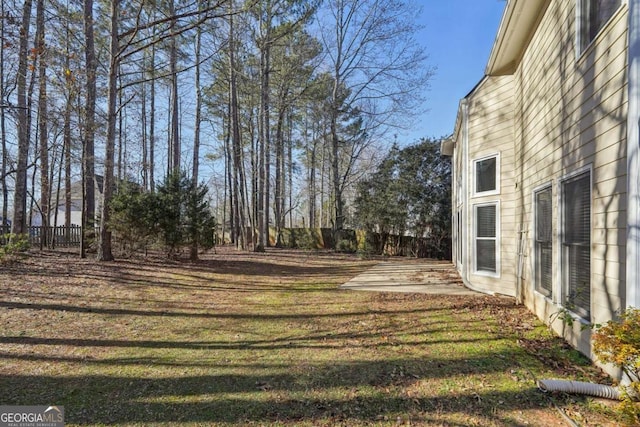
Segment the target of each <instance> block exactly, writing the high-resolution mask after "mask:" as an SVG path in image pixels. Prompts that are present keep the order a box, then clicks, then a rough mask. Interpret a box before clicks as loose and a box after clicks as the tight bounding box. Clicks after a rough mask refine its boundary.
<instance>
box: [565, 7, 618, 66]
mask: <svg viewBox="0 0 640 427" xmlns="http://www.w3.org/2000/svg"><path fill="white" fill-rule="evenodd" d="M590 1H592V0H576V24H575V28H576V57H577V58H580V57H581V56H582V54H583V53H584V52H586V51H587V50H589V47H590V46H591V45H592V44H593V42H594V41H595V40H596V39H597V38H598V36H599V35H600V33H602V31H603V30H604V28H605V27H607V26H608V25H609V22H611V20H612V19H613V17H614V16H615V15H616V14H617V13H618V12H619V11H620V9H621V8H622V5H624V4H626V3H627V1H628V0H620V5H619V6H618V8H617V9H616V10H615V11H614V12H613V13H612V14H611V16H610V17H609V19H608V20H607V22H606V23H604V24H603V25H602V27H600V29H599V30H598V32H597V33H596V34H595V35H594V36H593V38H592V39H591V40H589V41H587V42H586V43H583V42H585V40H584V33H585V28H584V27H585V25H586V24H585V20H586V19H588V18H586V17H585V15H587V14H588V12H589V11H588V10H586V7H585V6H586V3H588V2H590ZM583 44H584V46H583Z"/></svg>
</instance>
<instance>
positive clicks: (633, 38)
mask: <svg viewBox="0 0 640 427" xmlns="http://www.w3.org/2000/svg"><path fill="white" fill-rule="evenodd" d="M628 3H629V31H628V34H629V40H628V43H629V47H628V55H629V57H628V64H629V66H628V79H629V81H628V85H629V86H628V87H629V92H628V97H629V105H628V112H627V201H628V203H627V246H626V252H627V259H626V263H627V271H626V288H627V289H626V290H627V292H626V294H627V295H626V301H625V304H624V306H623V308H624V307H640V0H628Z"/></svg>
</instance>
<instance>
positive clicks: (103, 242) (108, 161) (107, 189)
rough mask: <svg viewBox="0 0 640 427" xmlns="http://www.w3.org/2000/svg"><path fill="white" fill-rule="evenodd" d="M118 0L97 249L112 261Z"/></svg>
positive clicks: (113, 7)
mask: <svg viewBox="0 0 640 427" xmlns="http://www.w3.org/2000/svg"><path fill="white" fill-rule="evenodd" d="M119 4H120V0H112V1H111V11H110V17H111V28H110V40H111V42H110V47H109V54H110V55H109V56H110V57H109V83H108V97H107V140H106V146H105V160H104V184H103V190H102V192H103V195H104V196H103V202H102V210H101V213H102V215H101V220H100V247H99V249H98V260H100V261H112V260H113V254H112V252H111V230H110V228H109V219H110V217H111V215H110V212H109V203H110V202H111V199H112V196H113V167H114V164H113V163H114V148H115V142H116V141H115V140H116V121H117V119H118V112H117V110H116V102H117V98H118V69H119V58H118V49H119V43H118V11H119V9H120V8H119Z"/></svg>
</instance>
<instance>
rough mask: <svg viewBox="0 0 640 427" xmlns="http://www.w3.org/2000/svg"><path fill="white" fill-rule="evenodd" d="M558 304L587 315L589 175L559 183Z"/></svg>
mask: <svg viewBox="0 0 640 427" xmlns="http://www.w3.org/2000/svg"><path fill="white" fill-rule="evenodd" d="M562 212H563V214H562V217H563V218H562V268H563V272H562V277H563V280H562V286H563V289H562V304H563V305H564V307H565V308H567V309H569V310H570V311H572V312H574V313H576V314H577V315H579V316H581V317H582V318H584V319H587V320H589V318H590V315H591V173H590V172H585V173H582V174H580V175H577V176H575V177H572V178H570V179H567V180H565V181H564V182H563V183H562Z"/></svg>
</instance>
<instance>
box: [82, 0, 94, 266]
mask: <svg viewBox="0 0 640 427" xmlns="http://www.w3.org/2000/svg"><path fill="white" fill-rule="evenodd" d="M83 13H84V37H85V61H86V67H87V68H86V91H87V94H86V98H85V125H84V138H83V141H82V193H83V198H82V199H83V207H82V224H81V227H82V235H81V248H80V257H81V258H84V257H85V255H86V239H87V237H89V236H91V237H94V235H95V218H96V194H95V188H96V185H95V132H96V124H95V117H96V96H97V95H96V93H97V90H96V72H97V69H98V61H97V59H96V48H95V37H94V26H93V25H94V22H93V0H84V11H83Z"/></svg>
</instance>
